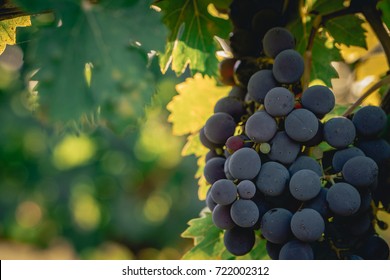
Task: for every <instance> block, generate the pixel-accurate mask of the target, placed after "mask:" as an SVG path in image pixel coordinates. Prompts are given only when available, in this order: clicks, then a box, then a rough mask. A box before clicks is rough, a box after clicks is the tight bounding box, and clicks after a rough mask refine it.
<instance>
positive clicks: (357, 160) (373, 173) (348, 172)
mask: <svg viewBox="0 0 390 280" xmlns="http://www.w3.org/2000/svg"><path fill="white" fill-rule="evenodd" d="M342 174H343V178H344V180H345V181H347V182H348V183H350V184H351V185H353V186H354V187H356V188H358V189H364V188H368V187H369V186H370V185H371V184H372V183H374V182H375V180H376V179H377V177H378V165H377V164H376V163H375V161H373V160H372V159H371V158H369V157H366V156H356V157H353V158H351V159H349V160H348V161H347V162H346V163H345V164H344V166H343V169H342Z"/></svg>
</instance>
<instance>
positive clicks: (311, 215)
mask: <svg viewBox="0 0 390 280" xmlns="http://www.w3.org/2000/svg"><path fill="white" fill-rule="evenodd" d="M324 230H325V222H324V219H323V218H322V217H321V215H320V213H318V212H317V211H316V210H314V209H310V208H304V209H302V210H299V211H297V212H296V213H295V214H294V215H293V216H292V218H291V231H292V233H293V234H294V236H295V237H296V238H297V239H299V240H301V241H304V242H313V241H316V240H318V239H319V238H320V237H321V236H322V234H323V233H324Z"/></svg>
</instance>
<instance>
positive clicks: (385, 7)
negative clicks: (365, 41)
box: [378, 0, 390, 28]
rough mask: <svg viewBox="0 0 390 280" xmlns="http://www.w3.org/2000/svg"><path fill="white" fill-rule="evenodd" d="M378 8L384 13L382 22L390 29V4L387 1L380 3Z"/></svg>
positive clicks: (383, 0)
mask: <svg viewBox="0 0 390 280" xmlns="http://www.w3.org/2000/svg"><path fill="white" fill-rule="evenodd" d="M378 8H379V9H380V10H381V11H382V20H383V22H384V23H385V24H386V26H387V28H390V2H389V1H387V0H382V1H379V3H378Z"/></svg>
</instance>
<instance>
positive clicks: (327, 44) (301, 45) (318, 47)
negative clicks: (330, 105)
mask: <svg viewBox="0 0 390 280" xmlns="http://www.w3.org/2000/svg"><path fill="white" fill-rule="evenodd" d="M311 28H312V24H311V22H310V21H309V22H307V23H306V24H303V23H302V21H301V20H300V19H299V20H297V21H295V22H293V23H292V24H291V25H290V26H289V29H290V31H291V32H292V33H293V34H294V37H295V38H296V39H297V46H296V49H297V51H299V52H300V53H301V54H304V53H305V50H306V46H307V45H308V42H309V35H310V31H311ZM341 60H342V57H341V54H340V50H339V49H338V48H337V47H336V46H335V44H334V42H332V41H331V40H329V38H328V37H327V36H326V34H324V33H323V32H322V33H318V34H316V36H315V38H314V42H313V49H312V59H311V73H310V80H311V81H313V80H316V79H319V80H322V81H323V82H324V83H325V84H326V85H327V86H329V87H330V86H331V85H332V83H331V80H332V79H333V78H337V77H338V74H337V72H336V70H335V69H334V68H333V66H332V65H331V62H332V61H341Z"/></svg>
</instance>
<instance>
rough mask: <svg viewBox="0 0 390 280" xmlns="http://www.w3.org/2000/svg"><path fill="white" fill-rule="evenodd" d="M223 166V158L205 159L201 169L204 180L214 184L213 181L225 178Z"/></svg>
mask: <svg viewBox="0 0 390 280" xmlns="http://www.w3.org/2000/svg"><path fill="white" fill-rule="evenodd" d="M224 166H225V159H224V158H220V157H216V158H212V159H210V160H209V161H207V162H206V165H205V167H204V170H203V174H204V177H205V178H206V181H207V182H209V183H210V184H214V182H216V181H218V180H219V179H226V176H225V171H224Z"/></svg>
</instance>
